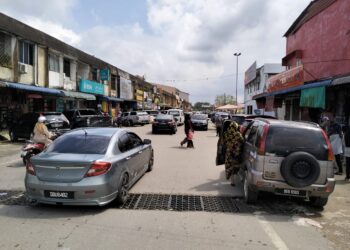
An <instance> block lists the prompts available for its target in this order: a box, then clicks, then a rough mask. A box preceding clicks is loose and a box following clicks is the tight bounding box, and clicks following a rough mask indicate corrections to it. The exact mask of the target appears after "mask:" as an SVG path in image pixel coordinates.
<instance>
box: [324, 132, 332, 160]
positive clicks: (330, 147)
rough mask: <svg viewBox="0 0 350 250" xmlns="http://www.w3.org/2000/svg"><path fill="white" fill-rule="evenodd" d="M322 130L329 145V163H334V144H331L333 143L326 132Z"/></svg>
mask: <svg viewBox="0 0 350 250" xmlns="http://www.w3.org/2000/svg"><path fill="white" fill-rule="evenodd" d="M321 130H322V135H323V138H324V139H325V140H326V143H327V148H328V160H329V161H333V160H334V155H333V150H332V144H331V142H330V141H329V139H328V136H327V134H326V132H324V130H323V129H321Z"/></svg>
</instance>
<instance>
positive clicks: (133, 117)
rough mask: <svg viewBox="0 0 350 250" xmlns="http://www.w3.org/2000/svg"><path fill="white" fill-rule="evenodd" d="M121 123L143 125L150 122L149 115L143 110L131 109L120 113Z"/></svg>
mask: <svg viewBox="0 0 350 250" xmlns="http://www.w3.org/2000/svg"><path fill="white" fill-rule="evenodd" d="M122 123H123V125H124V126H131V127H132V126H134V125H142V126H143V125H145V124H149V123H150V117H149V115H148V114H147V112H144V111H131V112H124V113H123V114H122Z"/></svg>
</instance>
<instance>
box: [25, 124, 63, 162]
mask: <svg viewBox="0 0 350 250" xmlns="http://www.w3.org/2000/svg"><path fill="white" fill-rule="evenodd" d="M51 133H52V136H51V137H50V139H51V140H55V139H56V138H57V137H59V136H60V135H61V134H63V133H62V132H60V131H59V130H55V131H54V133H53V132H51ZM44 149H45V144H43V143H36V142H33V141H32V140H29V141H26V145H24V146H23V147H22V151H21V158H22V161H23V164H24V166H26V165H27V162H28V161H29V160H30V158H32V157H33V156H35V155H37V154H40V153H41V152H42V151H43V150H44Z"/></svg>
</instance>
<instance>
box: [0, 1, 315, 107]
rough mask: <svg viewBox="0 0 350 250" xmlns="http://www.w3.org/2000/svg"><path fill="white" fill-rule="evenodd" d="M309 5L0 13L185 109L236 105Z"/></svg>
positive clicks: (31, 5)
mask: <svg viewBox="0 0 350 250" xmlns="http://www.w3.org/2000/svg"><path fill="white" fill-rule="evenodd" d="M310 2H311V1H310V0H293V1H291V0H278V1H276V0H144V1H142V0H100V1H97V0H56V1H53V0H31V1H28V0H0V12H2V13H4V14H7V15H9V16H11V17H13V18H16V19H18V20H20V21H22V22H24V23H26V24H28V25H30V26H32V27H34V28H37V29H39V30H41V31H44V32H46V33H48V34H50V35H52V36H54V37H56V38H58V39H60V40H62V41H64V42H66V43H68V44H70V45H72V46H75V47H77V48H79V49H81V50H83V51H85V52H87V53H89V54H91V55H94V56H96V57H98V58H100V59H102V60H104V61H107V62H109V63H111V64H113V65H115V66H116V67H118V68H121V69H123V70H125V71H127V72H129V73H130V74H133V75H141V76H145V78H146V80H147V81H149V82H152V83H160V84H165V85H170V86H175V87H177V88H178V89H180V90H181V91H185V92H187V93H189V94H190V101H191V102H192V103H195V102H199V101H200V102H209V103H214V101H215V97H216V96H217V95H221V94H224V93H225V94H227V95H229V94H230V95H233V96H235V89H236V57H235V56H234V55H233V54H234V53H236V52H240V53H241V56H239V58H238V85H237V88H238V102H240V103H241V102H243V99H244V83H243V81H244V72H245V71H246V70H247V69H248V68H249V66H250V65H251V64H253V62H254V61H257V65H258V67H259V66H262V65H263V64H264V63H281V59H282V58H283V57H284V56H285V48H286V39H285V38H284V37H283V35H284V33H285V32H286V31H287V30H288V28H289V27H290V26H291V25H292V23H293V22H294V21H295V19H296V18H297V17H298V16H299V15H300V13H301V12H302V11H303V10H304V9H305V8H306V6H307V5H308V4H309V3H310Z"/></svg>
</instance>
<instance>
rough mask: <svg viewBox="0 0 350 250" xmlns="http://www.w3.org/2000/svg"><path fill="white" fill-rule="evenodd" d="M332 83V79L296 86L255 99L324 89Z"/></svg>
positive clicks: (255, 97)
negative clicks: (305, 90)
mask: <svg viewBox="0 0 350 250" xmlns="http://www.w3.org/2000/svg"><path fill="white" fill-rule="evenodd" d="M331 82H332V79H329V80H323V81H318V82H311V83H307V84H304V85H300V86H296V87H293V88H289V89H282V90H277V91H274V92H271V93H262V94H259V95H256V96H254V97H253V99H254V100H256V99H259V98H262V97H268V96H275V95H283V94H287V93H292V92H295V91H298V90H303V89H309V88H317V87H323V86H325V87H327V86H329V85H330V84H331Z"/></svg>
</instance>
